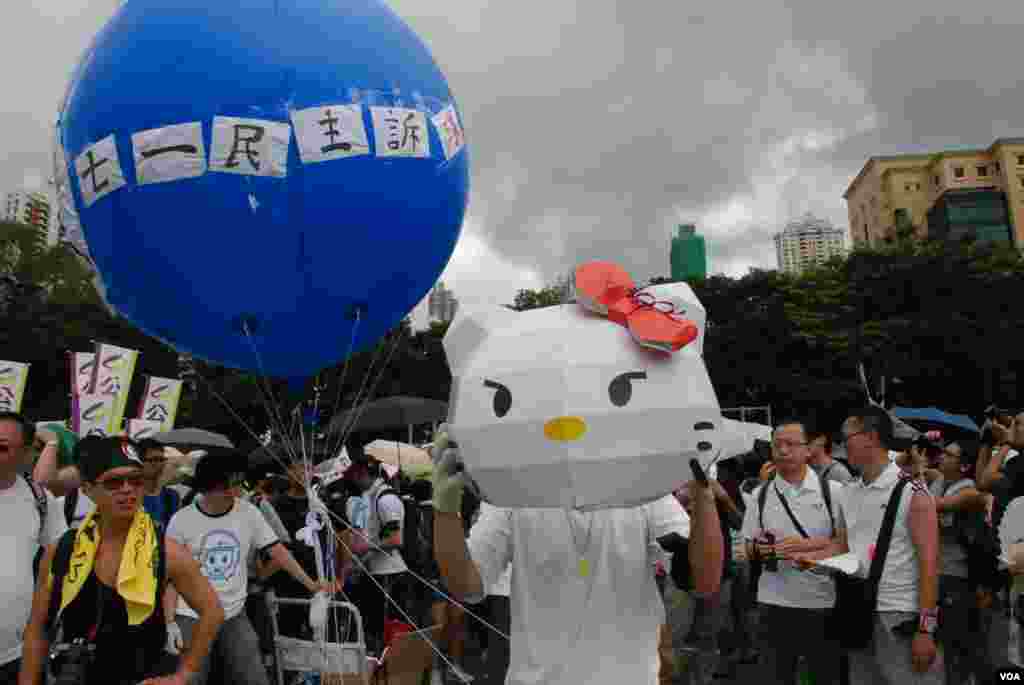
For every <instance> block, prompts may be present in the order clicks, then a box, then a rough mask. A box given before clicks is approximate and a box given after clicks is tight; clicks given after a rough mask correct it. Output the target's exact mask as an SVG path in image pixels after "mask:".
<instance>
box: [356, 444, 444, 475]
mask: <svg viewBox="0 0 1024 685" xmlns="http://www.w3.org/2000/svg"><path fill="white" fill-rule="evenodd" d="M364 451H365V452H366V454H368V455H369V456H371V457H373V458H374V459H376V460H377V461H379V462H380V463H382V464H390V465H391V466H398V467H400V468H403V469H404V468H405V467H407V466H431V465H432V464H433V461H431V459H430V453H429V452H427V451H426V450H423V449H420V448H419V447H416V446H415V445H410V444H408V443H404V442H394V441H392V440H374V441H373V442H371V443H370V444H369V445H367V446H366V447H365V448H364Z"/></svg>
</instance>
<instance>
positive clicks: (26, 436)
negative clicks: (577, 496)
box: [0, 407, 1024, 685]
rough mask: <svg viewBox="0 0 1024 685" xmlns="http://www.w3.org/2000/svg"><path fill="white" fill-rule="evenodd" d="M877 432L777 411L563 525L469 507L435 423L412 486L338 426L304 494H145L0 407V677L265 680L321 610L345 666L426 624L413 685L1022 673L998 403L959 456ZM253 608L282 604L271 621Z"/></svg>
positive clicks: (1003, 421)
mask: <svg viewBox="0 0 1024 685" xmlns="http://www.w3.org/2000/svg"><path fill="white" fill-rule="evenodd" d="M893 435H894V431H893V423H892V418H891V417H890V415H889V414H888V413H887V412H886V411H884V410H883V409H881V408H878V407H868V408H866V409H863V410H860V411H857V412H852V413H851V414H850V415H849V417H848V418H847V420H846V421H845V422H844V423H843V424H842V426H841V427H840V428H839V430H838V431H836V430H835V428H834V427H829V426H820V425H817V424H816V423H815V422H813V421H808V420H803V419H800V418H795V419H786V420H784V421H782V422H780V423H779V424H777V425H776V426H775V428H774V431H773V434H772V440H771V443H770V445H761V446H759V447H758V448H757V449H754V450H752V451H751V453H750V454H748V455H744V456H742V457H739V458H734V459H729V460H726V461H720V462H718V463H717V464H716V467H715V469H714V470H713V471H712V472H711V473H710V474H709V475H710V476H711V478H710V480H709V481H708V482H707V483H706V484H705V483H703V482H701V481H700V480H694V481H691V482H690V483H689V484H688V485H687V486H686V487H684V488H682V489H680V490H678V491H677V492H676V493H674V494H673V495H671V496H668V497H665V498H663V499H661V500H657V501H655V502H652V503H650V504H648V505H644V506H642V507H637V508H635V509H629V510H603V511H589V512H588V511H562V510H508V509H501V508H498V507H494V506H491V505H489V504H487V503H486V502H481V501H480V498H479V496H478V492H477V490H476V489H475V488H474V484H473V482H472V479H471V477H470V476H469V474H467V473H466V472H465V471H464V470H463V469H461V468H460V467H459V458H458V449H457V446H456V445H455V444H454V443H453V442H451V441H450V440H449V439H448V436H447V435H445V434H444V433H443V432H442V433H441V434H439V435H438V436H437V439H436V440H435V448H434V449H435V458H436V459H437V461H438V463H437V465H436V466H435V468H434V474H433V478H432V480H418V481H410V480H409V479H408V478H407V477H406V476H405V474H402V473H399V474H397V475H395V476H394V477H389V476H388V473H387V472H386V471H385V469H384V468H383V467H382V465H381V464H380V463H379V462H376V461H375V460H373V459H372V458H369V457H368V456H367V455H366V454H365V453H364V452H363V451H362V445H363V444H365V443H366V442H368V441H369V438H368V437H366V436H359V437H358V438H354V439H351V440H349V441H348V442H347V444H346V450H347V453H348V456H349V459H350V460H351V465H350V466H349V467H348V468H347V470H345V472H344V474H343V475H342V476H341V477H340V478H337V479H336V480H334V481H331V482H327V481H324V482H319V481H318V477H317V476H315V475H314V476H313V477H312V478H311V474H313V473H315V472H313V471H311V470H310V466H312V464H307V463H301V462H300V463H294V464H291V465H289V466H287V467H285V466H282V467H281V468H279V469H268V468H259V469H254V468H252V467H250V465H249V464H248V463H247V457H246V456H245V455H243V454H241V453H239V452H236V451H234V450H227V449H210V450H208V451H207V453H206V454H205V455H204V456H202V458H201V459H200V460H199V461H198V463H197V465H196V467H195V471H194V473H193V474H192V475H191V477H189V478H188V479H187V480H186V481H185V482H183V483H175V484H168V483H167V482H166V480H165V478H164V475H165V474H166V472H167V468H166V467H167V460H166V457H165V450H164V446H163V445H161V444H159V443H157V442H153V441H141V442H135V441H132V440H129V439H127V438H121V437H118V438H102V437H87V438H83V439H81V440H80V441H78V443H77V446H76V447H75V450H74V454H73V455H69V456H70V458H69V459H60V458H58V456H59V455H58V453H59V451H60V449H61V446H60V441H59V440H58V436H57V435H55V434H54V433H53V432H52V431H50V430H47V429H45V428H41V429H38V430H37V429H36V427H35V425H34V424H33V423H31V422H29V421H27V420H26V419H25V418H23V417H22V416H20V415H18V414H13V413H6V414H2V415H0V526H5V527H6V531H5V534H4V536H3V540H4V541H5V544H6V545H7V546H8V549H7V550H5V551H6V554H4V555H2V558H3V559H4V561H3V562H2V563H3V564H4V565H5V569H4V578H5V579H6V580H7V581H8V582H7V583H5V584H4V586H3V589H0V593H3V594H4V598H3V599H4V606H5V607H6V608H7V611H5V612H4V616H3V618H2V619H0V682H10V683H15V682H17V683H19V684H20V685H37V684H38V683H40V682H41V679H42V678H43V675H44V673H45V672H47V671H48V672H50V673H51V674H52V675H53V676H55V677H57V679H58V682H62V683H69V684H70V683H91V682H100V681H101V680H102V682H104V683H140V682H146V683H150V684H151V685H171V684H172V683H173V684H175V685H177V684H179V683H185V682H189V683H204V682H207V681H208V680H210V679H212V680H213V682H217V681H218V679H219V680H220V681H223V682H232V683H246V684H249V683H252V684H255V685H270V683H271V682H276V681H277V676H278V673H279V670H278V668H277V665H276V664H275V662H274V659H275V650H274V642H273V637H274V635H273V632H274V631H273V630H272V629H271V626H272V625H275V624H276V626H277V631H278V633H279V634H281V635H287V636H291V637H297V638H300V639H307V640H308V639H314V638H315V636H316V634H317V630H318V627H317V625H316V621H314V620H313V619H312V616H313V614H311V612H310V605H311V604H315V603H316V600H315V598H329V597H330V598H336V599H343V600H346V601H351V602H352V603H353V604H355V606H356V607H358V609H359V611H360V613H361V615H362V618H363V623H364V626H365V641H366V647H367V651H368V653H370V654H373V655H377V656H380V655H381V654H383V653H384V652H385V650H386V648H387V646H388V645H389V644H390V643H391V642H392V641H393V640H394V639H395V636H396V635H397V634H399V633H401V632H403V631H408V630H413V629H418V628H423V627H427V626H435V627H438V628H439V630H437V631H436V632H435V633H432V635H433V636H434V638H435V641H434V646H435V647H436V648H437V651H438V655H437V659H436V664H435V668H434V669H432V673H430V674H428V675H426V676H425V677H426V678H428V680H427V681H426V682H432V683H436V682H439V681H438V680H436V679H437V678H440V679H441V681H443V682H470V681H475V682H478V683H485V684H495V685H497V684H500V683H505V682H506V680H508V681H509V682H514V683H522V682H538V683H541V682H543V683H560V682H599V681H607V682H611V681H612V680H615V681H616V682H618V681H621V680H623V679H625V678H628V677H633V678H636V677H642V676H643V674H645V673H649V674H650V676H651V678H652V679H655V678H656V679H657V680H658V681H659V682H662V683H670V682H682V683H687V682H688V683H709V682H714V681H715V680H716V679H718V680H721V679H729V678H731V677H735V676H736V674H737V673H738V672H739V671H738V669H741V668H742V667H743V666H744V665H753V664H758V669H759V670H758V674H759V677H760V679H761V680H762V681H764V682H775V683H779V684H780V685H782V684H785V685H793V683H796V682H798V679H799V678H801V677H803V678H809V679H810V682H812V683H814V684H815V685H826V684H829V683H844V684H845V683H854V684H856V685H876V684H880V685H896V684H900V685H902V684H903V683H936V684H938V683H946V684H947V685H953V684H954V683H955V684H957V685H959V684H961V683H971V682H975V683H977V684H978V685H980V684H981V683H984V682H988V679H989V678H990V677H991V675H992V673H993V672H995V671H996V670H997V669H999V668H1003V667H1008V666H1011V665H1014V664H1017V665H1022V664H1019V663H1017V662H1019V661H1020V656H1019V655H1020V645H1019V644H1017V642H1018V640H1019V638H1018V637H1017V636H1018V635H1019V630H1017V629H1016V625H1017V622H1018V621H1020V620H1021V619H1020V617H1021V615H1022V607H1021V606H1020V605H1018V604H1017V603H1016V602H1015V599H1014V598H1015V597H1016V596H1017V595H1016V594H1014V593H1013V592H1012V583H1013V578H1014V577H1015V576H1024V558H1022V559H1017V558H1015V557H1014V556H1013V555H1012V554H1010V557H1009V558H1008V559H1004V560H1003V561H1004V563H1000V557H1001V556H1002V551H1001V549H1000V545H999V542H998V536H997V533H996V531H997V528H998V526H999V523H1000V520H1001V517H1002V514H1003V512H1004V511H1005V510H1006V508H1007V505H1008V503H1009V502H1010V501H1012V500H1013V499H1014V498H1016V497H1018V496H1020V495H1022V494H1024V459H1016V457H1017V456H1019V454H1020V452H1021V451H1024V413H1021V414H1018V415H1016V416H1013V415H1012V414H1011V413H1010V412H1001V411H997V412H994V413H993V415H992V416H991V418H990V421H989V422H988V423H987V424H986V426H985V429H984V431H983V432H982V434H981V435H980V436H978V438H977V439H974V440H968V439H963V438H958V439H956V440H950V439H946V440H943V439H942V438H941V436H937V435H929V436H926V437H925V438H923V439H921V440H918V441H916V442H914V443H913V444H912V445H909V446H908V445H902V444H898V443H897V441H894V437H893ZM36 453H38V454H37V455H36ZM320 456H321V457H322V458H324V459H327V458H330V457H331V456H332V455H329V454H327V453H324V454H322V455H320ZM319 458H320V457H316V456H315V457H314V458H313V460H312V461H313V462H314V463H315V462H316V461H318V460H319ZM62 462H64V463H66V464H67V465H64V466H60V464H61V463H62ZM310 488H312V489H313V490H314V491H315V492H316V493H317V498H318V499H320V500H321V501H322V502H324V503H325V504H326V505H327V508H328V510H329V513H330V517H329V518H330V519H331V522H330V524H329V525H328V526H327V527H325V528H324V529H322V530H319V531H318V532H314V535H319V542H320V547H321V549H322V550H325V551H326V555H325V556H326V557H328V561H329V562H333V564H334V572H332V573H328V574H326V576H325V574H324V573H323V569H324V566H323V565H322V561H323V559H320V560H318V558H317V554H316V549H315V547H314V546H313V545H311V544H309V543H310V541H311V539H310V527H309V526H310V520H311V519H310V516H309V514H310V511H311V503H310ZM1022 537H1024V535H1022ZM566 541H568V543H569V544H566ZM840 562H842V563H840ZM851 563H852V567H851V566H849V564H851ZM844 564H846V565H844ZM837 569H839V570H838V571H837ZM325 577H328V578H330V580H329V581H325V580H324V578H325ZM270 592H272V593H273V595H274V596H276V597H280V598H290V599H300V600H306V601H305V602H303V603H298V604H283V605H281V606H280V607H278V609H277V610H276V616H275V619H276V620H274V621H272V620H271V617H270V615H269V613H268V611H270V607H269V605H268V603H267V601H266V595H267V593H270ZM353 638H354V634H352V633H346V634H344V635H335V636H334V637H333V638H332V639H339V640H348V639H353ZM609 674H612V676H611V679H610V680H609V677H610V676H609ZM284 677H285V681H286V682H284V683H280V684H279V685H291V683H294V682H308V679H309V678H310V677H311V676H309V675H308V674H297V673H289V672H287V671H285V672H284ZM312 677H313V679H314V680H315V679H316V677H315V676H312ZM429 678H434V679H435V680H432V681H431V680H429Z"/></svg>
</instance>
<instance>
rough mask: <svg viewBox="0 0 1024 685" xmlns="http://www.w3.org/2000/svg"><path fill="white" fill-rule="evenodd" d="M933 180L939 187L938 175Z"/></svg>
mask: <svg viewBox="0 0 1024 685" xmlns="http://www.w3.org/2000/svg"><path fill="white" fill-rule="evenodd" d="M932 180H933V181H935V185H939V177H938V175H936V176H933V177H932Z"/></svg>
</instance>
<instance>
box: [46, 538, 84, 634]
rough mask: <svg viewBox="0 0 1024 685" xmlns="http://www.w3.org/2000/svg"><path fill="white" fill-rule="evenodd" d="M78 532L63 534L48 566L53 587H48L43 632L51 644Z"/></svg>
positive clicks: (55, 630) (57, 625) (58, 618)
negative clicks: (47, 601) (48, 607)
mask: <svg viewBox="0 0 1024 685" xmlns="http://www.w3.org/2000/svg"><path fill="white" fill-rule="evenodd" d="M77 532H78V531H76V530H75V529H73V528H72V529H70V530H67V531H65V532H64V535H62V536H61V538H60V540H59V541H58V542H57V550H56V551H55V552H54V555H53V563H52V564H51V566H50V573H51V575H52V577H53V585H52V586H50V609H49V611H48V612H47V615H46V624H45V626H44V631H45V633H46V635H47V637H48V639H49V642H50V643H51V644H52V643H53V641H54V638H56V636H57V629H58V628H59V627H60V626H59V623H60V602H61V594H62V592H63V589H64V576H66V575H67V574H68V569H69V568H70V567H71V554H72V553H73V552H74V550H75V535H76V534H77Z"/></svg>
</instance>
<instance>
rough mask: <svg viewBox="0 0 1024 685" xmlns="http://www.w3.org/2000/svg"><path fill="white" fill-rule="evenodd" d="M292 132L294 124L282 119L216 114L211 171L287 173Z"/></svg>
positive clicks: (264, 174) (243, 173) (261, 174)
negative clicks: (273, 119)
mask: <svg viewBox="0 0 1024 685" xmlns="http://www.w3.org/2000/svg"><path fill="white" fill-rule="evenodd" d="M291 132H292V127H291V126H289V125H288V124H286V123H282V122H280V121H266V120H264V119H240V118H237V117H214V118H213V140H212V145H211V148H212V149H211V151H210V171H219V172H221V173H225V174H242V175H245V176H274V177H279V178H281V177H284V176H287V175H288V144H289V143H290V142H291V135H292V133H291Z"/></svg>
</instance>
